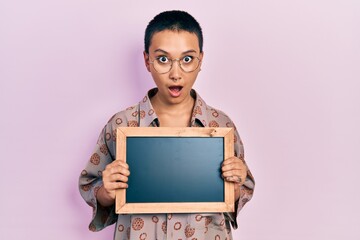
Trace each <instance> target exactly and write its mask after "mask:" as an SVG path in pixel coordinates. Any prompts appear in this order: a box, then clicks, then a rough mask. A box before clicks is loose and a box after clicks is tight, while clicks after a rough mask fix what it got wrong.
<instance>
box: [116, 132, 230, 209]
mask: <svg viewBox="0 0 360 240" xmlns="http://www.w3.org/2000/svg"><path fill="white" fill-rule="evenodd" d="M116 151H117V152H116V156H117V159H123V160H124V161H126V162H127V163H128V164H129V168H130V173H131V174H130V176H129V182H128V185H129V187H128V189H126V190H118V191H117V193H116V212H117V213H176V212H177V213H179V212H184V213H185V212H225V211H226V212H229V211H233V210H234V192H233V191H234V186H233V184H231V183H229V182H224V180H223V179H222V178H221V163H222V161H223V160H224V159H226V158H228V157H230V156H233V153H234V152H233V129H232V128H153V127H149V128H130V127H129V128H118V129H117V147H116Z"/></svg>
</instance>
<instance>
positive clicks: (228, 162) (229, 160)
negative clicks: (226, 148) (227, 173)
mask: <svg viewBox="0 0 360 240" xmlns="http://www.w3.org/2000/svg"><path fill="white" fill-rule="evenodd" d="M237 160H240V159H239V158H237V157H229V158H227V159H225V160H224V161H223V163H222V165H227V164H231V163H233V162H235V161H237Z"/></svg>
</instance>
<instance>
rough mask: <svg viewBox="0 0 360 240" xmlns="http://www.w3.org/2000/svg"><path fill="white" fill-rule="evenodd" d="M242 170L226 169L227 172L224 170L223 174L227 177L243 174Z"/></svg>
mask: <svg viewBox="0 0 360 240" xmlns="http://www.w3.org/2000/svg"><path fill="white" fill-rule="evenodd" d="M241 175H242V174H241V171H239V170H230V171H226V172H223V174H222V176H223V177H224V178H226V177H232V176H241Z"/></svg>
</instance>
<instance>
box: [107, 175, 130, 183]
mask: <svg viewBox="0 0 360 240" xmlns="http://www.w3.org/2000/svg"><path fill="white" fill-rule="evenodd" d="M109 179H110V182H123V183H126V182H128V177H126V176H124V175H121V174H113V175H111V176H110V178H109Z"/></svg>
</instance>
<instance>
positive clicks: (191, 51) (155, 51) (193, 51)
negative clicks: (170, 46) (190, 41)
mask: <svg viewBox="0 0 360 240" xmlns="http://www.w3.org/2000/svg"><path fill="white" fill-rule="evenodd" d="M157 52H162V53H164V54H169V53H168V52H167V51H165V50H162V49H160V48H158V49H155V50H154V53H157ZM188 53H196V51H195V50H193V49H190V50H187V51H185V52H183V53H181V54H182V55H184V54H188Z"/></svg>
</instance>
